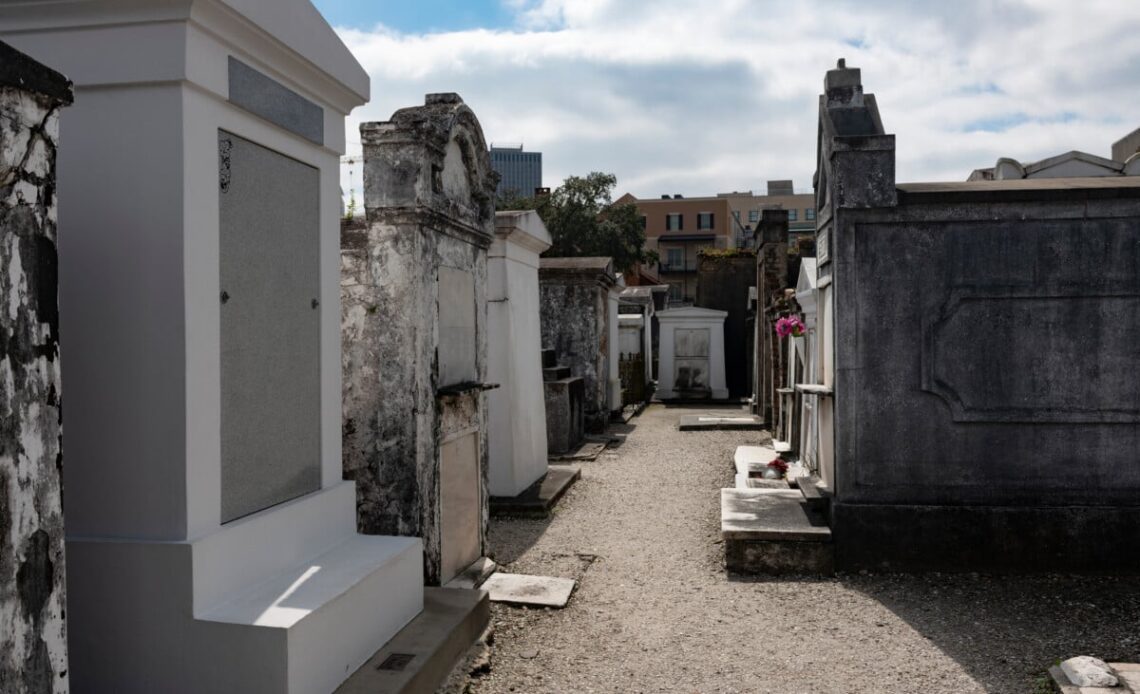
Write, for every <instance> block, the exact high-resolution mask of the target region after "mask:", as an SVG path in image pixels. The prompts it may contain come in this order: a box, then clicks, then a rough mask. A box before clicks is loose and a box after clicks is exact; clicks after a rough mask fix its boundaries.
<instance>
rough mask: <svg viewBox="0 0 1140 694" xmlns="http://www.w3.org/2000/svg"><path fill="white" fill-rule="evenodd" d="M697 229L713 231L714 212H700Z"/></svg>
mask: <svg viewBox="0 0 1140 694" xmlns="http://www.w3.org/2000/svg"><path fill="white" fill-rule="evenodd" d="M697 228H698V229H712V228H713V213H712V212H698V213H697Z"/></svg>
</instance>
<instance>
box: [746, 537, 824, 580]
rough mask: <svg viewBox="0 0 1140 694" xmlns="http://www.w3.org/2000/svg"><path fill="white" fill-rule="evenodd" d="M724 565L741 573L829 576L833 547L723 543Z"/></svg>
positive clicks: (819, 544) (750, 541)
mask: <svg viewBox="0 0 1140 694" xmlns="http://www.w3.org/2000/svg"><path fill="white" fill-rule="evenodd" d="M724 566H725V569H726V570H728V571H730V572H732V573H740V574H763V575H774V576H779V575H785V574H812V575H821V576H830V575H832V574H834V573H835V548H834V546H833V545H832V544H830V543H822V542H782V541H777V540H725V542H724Z"/></svg>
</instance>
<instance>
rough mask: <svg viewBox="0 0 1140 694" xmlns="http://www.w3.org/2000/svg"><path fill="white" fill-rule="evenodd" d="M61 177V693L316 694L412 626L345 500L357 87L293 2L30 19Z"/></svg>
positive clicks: (379, 555) (31, 48)
mask: <svg viewBox="0 0 1140 694" xmlns="http://www.w3.org/2000/svg"><path fill="white" fill-rule="evenodd" d="M0 37H2V38H3V39H4V40H5V41H8V42H9V43H11V44H12V45H14V46H16V47H17V48H19V49H20V50H23V51H25V52H27V53H28V54H30V55H32V56H34V57H36V58H37V59H39V60H40V61H42V62H44V63H46V64H48V65H51V66H53V67H55V68H56V69H58V70H59V71H61V72H63V73H64V74H65V75H67V76H68V77H69V78H70V79H72V80H73V81H74V83H75V106H74V108H72V109H70V110H69V111H67V112H66V113H65V114H64V116H63V119H62V123H61V132H62V137H63V138H64V139H65V140H66V142H67V146H66V147H63V148H61V150H60V156H59V159H58V167H59V256H60V285H61V290H60V316H61V320H60V324H61V326H60V332H61V336H62V340H61V354H62V359H63V364H64V366H63V373H64V375H63V378H64V381H65V382H66V387H67V391H68V402H67V412H66V418H67V439H66V441H65V446H66V449H67V465H66V466H65V468H64V490H65V492H64V494H65V500H66V503H65V519H66V520H65V522H66V535H67V580H68V629H69V649H70V661H71V663H70V677H71V682H72V684H73V685H74V687H75V689H76V690H77V691H98V692H238V691H240V692H289V693H291V694H292V693H295V692H328V691H331V690H333V689H334V688H335V687H336V686H337V685H338V684H339V683H340V682H341V681H342V680H343V679H344V678H345V677H347V676H348V675H349V674H351V673H352V671H353V670H355V669H356V668H357V667H358V666H359V665H360V664H361V663H363V662H364V661H365V660H366V659H367V658H368V657H369V656H371V655H372V653H373V652H375V651H376V650H377V649H378V648H379V647H380V646H382V645H383V644H384V643H385V642H386V641H387V640H388V639H389V638H390V637H391V636H392V635H393V634H395V632H396V631H398V630H399V629H400V628H401V627H402V626H403V625H404V624H406V623H407V622H408V621H410V620H411V619H412V618H413V617H414V616H415V615H416V614H417V613H418V612H419V611H420V610H421V609H422V601H423V592H422V587H421V586H422V576H421V561H422V558H421V557H422V545H421V542H420V541H419V540H418V539H415V538H395V537H383V536H363V535H358V534H357V533H356V514H355V502H356V499H355V492H354V488H353V484H352V483H351V482H344V481H342V479H341V436H340V420H341V393H340V330H339V323H340V314H339V311H338V277H339V272H338V270H339V268H338V256H339V253H338V246H339V224H338V218H339V210H340V191H339V181H338V179H339V156H340V155H341V154H342V153H343V151H344V118H345V115H346V114H347V113H348V112H349V111H350V110H352V108H354V107H356V106H358V105H360V104H362V103H364V102H365V101H366V100H367V99H368V91H369V83H368V77H367V75H366V74H365V72H364V71H363V69H362V68H361V67H360V65H359V64H357V62H356V61H355V60H354V59H353V58H352V56H351V54H350V53H349V52H348V50H347V49H346V48H345V46H344V45H343V44H342V43H341V42H340V40H339V39H338V38H337V37H336V35H335V34H334V33H333V31H332V30H331V29H330V28H329V26H328V24H326V23H325V21H324V20H323V19H322V18H321V16H320V15H319V13H318V12H317V11H316V10H315V9H314V8H313V6H312V5H311V4H310V3H309V2H308V1H307V0H116V1H114V2H111V1H106V2H26V3H20V4H17V5H12V4H8V5H7V6H4V7H3V8H0Z"/></svg>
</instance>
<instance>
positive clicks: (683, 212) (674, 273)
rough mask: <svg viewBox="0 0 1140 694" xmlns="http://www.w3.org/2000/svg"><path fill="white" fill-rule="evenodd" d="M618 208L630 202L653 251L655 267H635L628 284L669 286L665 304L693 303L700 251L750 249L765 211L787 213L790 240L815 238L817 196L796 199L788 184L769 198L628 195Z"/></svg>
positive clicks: (773, 188) (774, 187)
mask: <svg viewBox="0 0 1140 694" xmlns="http://www.w3.org/2000/svg"><path fill="white" fill-rule="evenodd" d="M617 202H618V203H633V204H635V205H637V208H638V210H639V211H640V212H641V218H642V223H643V224H644V225H645V246H646V248H647V249H649V250H655V251H657V254H658V256H659V258H660V260H659V262H658V263H657V264H656V265H650V266H648V267H641V268H638V272H635V273H631V274H630V277H627V282H628V283H629V284H639V283H640V282H641V278H642V277H645V278H646V279H652V280H655V281H658V282H659V283H660V284H668V285H669V302H670V303H685V302H692V301H693V300H694V298H695V297H696V293H697V253H698V251H700V250H701V249H702V248H720V249H726V248H751V247H752V245H753V242H752V230H753V229H755V228H756V223H757V222H758V221H759V220H760V211H761V210H763V209H766V208H780V209H786V210H788V237H789V238H788V241H789V243H794V242H795V239H796V237H798V236H801V235H804V234H813V233H815V196H814V195H813V194H811V193H801V194H798V195H797V194H795V192H794V191H793V188H792V182H791V181H769V182H768V194H767V195H755V194H753V193H752V191H746V192H734V193H720V194H718V195H716V196H712V197H698V198H687V197H684V196H682V195H662V196H661V197H660V198H648V199H644V200H643V199H639V198H636V197H634V196H633V195H631V194H629V193H626V194H625V195H623V196H622V197H621V198H619V199H618V200H617Z"/></svg>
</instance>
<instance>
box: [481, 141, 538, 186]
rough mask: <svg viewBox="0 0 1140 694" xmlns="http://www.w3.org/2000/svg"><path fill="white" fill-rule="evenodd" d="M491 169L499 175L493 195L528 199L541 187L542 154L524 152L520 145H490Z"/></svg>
mask: <svg viewBox="0 0 1140 694" xmlns="http://www.w3.org/2000/svg"><path fill="white" fill-rule="evenodd" d="M491 167H492V168H493V169H495V171H497V172H498V174H499V187H498V188H497V189H496V190H495V193H496V194H497V195H498V196H499V197H500V198H505V197H523V198H529V197H531V196H533V195H534V192H535V189H536V188H541V187H542V152H524V151H523V146H522V145H518V146H515V147H496V146H495V145H491Z"/></svg>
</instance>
